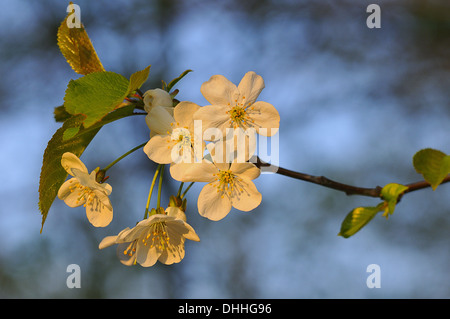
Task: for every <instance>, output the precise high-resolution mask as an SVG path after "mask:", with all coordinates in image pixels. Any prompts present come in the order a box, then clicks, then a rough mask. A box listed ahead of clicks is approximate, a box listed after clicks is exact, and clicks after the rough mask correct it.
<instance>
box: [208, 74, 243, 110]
mask: <svg viewBox="0 0 450 319" xmlns="http://www.w3.org/2000/svg"><path fill="white" fill-rule="evenodd" d="M200 92H202V94H203V96H204V97H205V99H206V100H207V101H208V102H209V103H211V104H222V105H228V103H235V102H234V101H235V100H236V99H237V98H238V96H239V90H238V88H237V87H236V85H234V84H233V83H232V82H231V81H229V80H228V79H227V78H226V77H224V76H223V75H213V76H212V77H211V78H210V79H209V80H208V81H207V82H204V83H203V84H202V86H201V87H200Z"/></svg>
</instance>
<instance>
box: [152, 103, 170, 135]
mask: <svg viewBox="0 0 450 319" xmlns="http://www.w3.org/2000/svg"><path fill="white" fill-rule="evenodd" d="M145 122H146V123H147V126H148V128H149V129H150V130H151V131H155V132H156V133H158V134H170V132H172V127H171V126H170V124H171V123H173V122H175V119H174V118H173V116H172V115H170V114H169V112H167V111H166V110H165V109H164V108H163V107H162V106H155V107H154V108H152V109H151V110H150V112H148V114H147V115H146V116H145Z"/></svg>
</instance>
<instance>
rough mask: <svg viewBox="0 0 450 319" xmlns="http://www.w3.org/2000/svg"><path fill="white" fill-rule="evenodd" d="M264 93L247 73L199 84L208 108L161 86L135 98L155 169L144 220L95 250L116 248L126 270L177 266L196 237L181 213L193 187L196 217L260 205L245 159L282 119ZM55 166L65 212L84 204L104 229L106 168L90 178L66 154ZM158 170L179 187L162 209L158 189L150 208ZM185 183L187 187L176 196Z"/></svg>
mask: <svg viewBox="0 0 450 319" xmlns="http://www.w3.org/2000/svg"><path fill="white" fill-rule="evenodd" d="M263 88H264V81H263V79H262V77H261V76H260V75H257V74H256V73H255V72H248V73H246V74H245V75H244V77H243V78H242V80H241V82H240V83H239V85H238V86H236V85H234V84H233V83H232V82H230V81H229V80H228V79H226V78H225V77H224V76H222V75H214V76H212V77H211V78H210V79H209V80H208V81H207V82H205V83H203V85H202V86H201V93H202V94H203V96H204V97H205V98H206V100H207V101H208V102H209V103H210V104H209V105H206V106H199V105H197V104H195V103H193V102H189V101H182V102H178V101H176V100H174V99H173V96H174V94H170V93H169V92H167V91H166V90H163V89H153V90H148V91H147V92H145V93H144V94H143V95H142V96H141V100H142V102H143V110H144V111H145V112H146V113H145V114H146V117H145V121H146V123H147V125H148V127H149V129H150V134H149V135H150V138H149V140H148V142H147V143H145V145H144V144H143V145H142V146H143V150H144V152H145V154H147V156H148V158H149V159H150V160H152V161H154V162H155V163H158V164H159V166H158V169H157V171H156V172H155V178H154V180H153V183H152V187H151V190H150V193H149V199H148V204H147V207H146V212H145V216H144V219H143V220H141V221H140V222H138V223H137V224H136V226H134V227H133V228H125V229H124V230H122V231H121V232H120V233H119V234H118V235H115V236H108V237H105V238H104V239H103V240H102V241H101V243H100V245H99V248H100V249H103V248H106V247H109V246H112V245H117V252H118V256H119V259H120V261H121V262H122V263H123V264H125V265H134V264H136V263H139V264H140V265H141V266H144V267H149V266H153V265H154V264H155V263H156V262H157V261H160V262H161V263H163V264H173V263H178V262H180V261H181V260H182V259H183V258H184V255H185V251H184V244H185V240H186V239H189V240H193V241H199V240H200V239H199V237H198V235H197V234H196V232H195V230H194V229H193V228H192V227H191V226H190V225H189V224H188V223H187V222H186V215H185V211H186V199H185V198H184V195H185V194H186V192H187V191H188V190H189V188H190V186H191V185H192V184H193V183H194V182H202V183H206V184H205V185H204V187H203V188H202V190H201V192H200V194H199V196H198V200H197V206H198V212H199V214H200V215H201V216H203V217H206V218H208V219H210V220H214V221H218V220H221V219H223V218H224V217H226V216H227V215H228V213H229V212H230V211H231V208H232V207H234V208H235V209H237V210H240V211H251V210H253V209H255V208H256V207H257V206H259V205H260V203H261V200H262V196H261V193H260V192H259V191H258V190H257V188H256V186H255V184H254V183H253V180H254V179H256V178H257V177H259V176H260V169H259V168H258V167H257V166H256V165H255V164H253V163H252V162H251V161H250V159H251V157H252V155H253V154H254V152H255V143H256V142H255V141H256V134H259V135H262V136H272V135H274V134H275V133H276V132H277V131H278V128H279V121H280V117H279V114H278V112H277V110H276V109H275V107H274V106H273V105H271V104H269V103H267V102H262V101H256V100H257V98H258V96H259V94H260V93H261V91H262V90H263ZM142 146H141V147H142ZM132 151H134V149H133V150H132ZM132 151H130V152H129V153H131V152H132ZM126 155H128V153H127V154H126ZM121 158H122V157H121ZM121 158H119V159H118V160H120V159H121ZM118 160H116V161H115V162H113V163H112V164H110V165H109V166H108V167H107V168H109V167H110V166H112V165H113V164H115V163H116V162H117V161H118ZM61 165H62V166H63V167H64V169H65V170H66V171H67V173H68V174H70V175H71V176H73V178H70V179H69V180H67V181H66V182H64V183H63V184H62V186H61V187H60V189H59V192H58V197H59V198H60V199H62V200H64V201H65V203H66V204H67V205H68V206H70V207H78V206H81V205H84V206H85V207H86V215H87V217H88V220H89V221H90V222H91V224H92V225H94V226H96V227H105V226H107V225H109V224H110V222H111V220H112V217H113V208H112V205H111V202H110V200H109V197H108V196H109V195H110V194H111V192H112V188H111V186H110V185H109V184H107V183H104V181H105V179H104V178H103V176H104V173H105V171H106V170H107V168H106V169H103V170H100V169H96V170H94V171H92V172H91V173H90V174H89V173H88V170H87V168H86V166H85V165H84V164H83V163H82V162H81V160H80V159H79V158H78V157H77V156H76V155H75V154H72V153H65V154H64V155H63V156H62V158H61ZM164 165H170V174H171V176H172V178H173V179H175V180H177V181H180V182H182V183H181V186H180V190H179V192H178V194H177V196H172V197H171V199H170V203H169V205H168V207H167V208H166V209H163V208H162V207H160V202H159V199H160V198H159V196H160V195H161V190H160V189H159V190H158V205H157V207H156V208H153V209H151V210H150V211H149V210H148V206H149V203H150V197H151V194H152V191H153V186H154V185H155V181H156V178H157V175H158V174H159V173H161V175H162V173H163V172H164ZM100 173H101V174H100ZM160 182H162V176H160ZM184 182H191V185H190V186H189V187H188V188H187V189H186V190H185V192H184V193H183V194H181V190H182V187H183V184H184Z"/></svg>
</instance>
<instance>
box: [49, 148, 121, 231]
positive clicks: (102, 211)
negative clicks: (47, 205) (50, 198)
mask: <svg viewBox="0 0 450 319" xmlns="http://www.w3.org/2000/svg"><path fill="white" fill-rule="evenodd" d="M61 165H62V166H63V167H64V169H65V170H66V171H67V173H69V174H70V175H72V176H74V177H73V178H70V179H69V180H67V181H65V182H64V183H63V184H62V185H61V187H60V188H59V191H58V198H59V199H62V200H64V202H65V203H66V204H67V205H68V206H70V207H78V206H81V205H84V206H85V207H86V216H87V218H88V219H89V221H90V223H91V224H92V225H94V226H95V227H105V226H107V225H108V224H109V223H110V222H111V220H112V218H113V208H112V206H111V202H110V201H109V198H108V195H109V194H111V191H112V188H111V186H110V185H109V184H107V183H102V184H100V183H98V182H97V181H96V179H95V177H96V171H92V172H91V174H89V173H88V170H87V168H86V166H85V165H84V164H83V162H82V161H81V160H80V159H79V158H78V157H77V156H76V155H75V154H73V153H69V152H66V153H64V154H63V156H62V158H61Z"/></svg>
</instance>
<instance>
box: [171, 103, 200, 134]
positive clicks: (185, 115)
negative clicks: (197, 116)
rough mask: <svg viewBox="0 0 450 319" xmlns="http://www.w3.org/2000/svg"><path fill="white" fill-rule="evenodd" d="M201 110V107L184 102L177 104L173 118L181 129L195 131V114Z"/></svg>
mask: <svg viewBox="0 0 450 319" xmlns="http://www.w3.org/2000/svg"><path fill="white" fill-rule="evenodd" d="M199 109H200V105H197V104H195V103H192V102H187V101H183V102H180V103H178V104H177V106H176V107H175V109H174V111H173V117H174V119H175V121H176V122H177V123H179V126H180V127H186V128H188V129H191V128H192V129H193V122H194V113H195V112H197V111H198V110H199Z"/></svg>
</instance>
